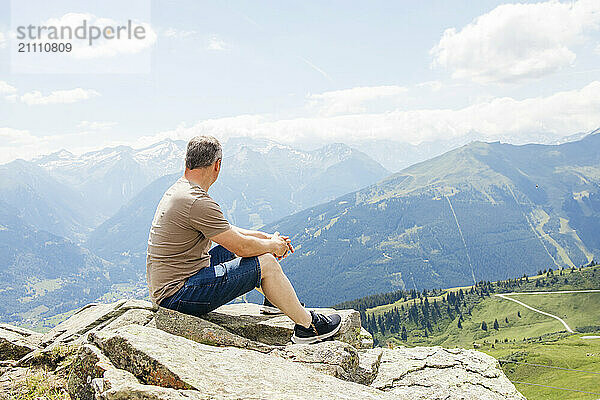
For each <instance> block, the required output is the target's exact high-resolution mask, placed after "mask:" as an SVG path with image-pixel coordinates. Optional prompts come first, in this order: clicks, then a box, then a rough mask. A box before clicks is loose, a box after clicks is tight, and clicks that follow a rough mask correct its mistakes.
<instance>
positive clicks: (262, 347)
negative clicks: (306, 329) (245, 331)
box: [154, 307, 274, 353]
mask: <svg viewBox="0 0 600 400" xmlns="http://www.w3.org/2000/svg"><path fill="white" fill-rule="evenodd" d="M154 321H155V327H156V328H158V329H161V330H163V331H165V332H168V333H172V334H173V335H178V336H183V337H184V338H187V339H190V340H193V341H195V342H198V343H204V344H209V345H213V346H233V347H240V348H243V349H250V350H256V351H260V352H263V353H268V352H270V351H271V350H273V348H274V347H273V346H270V345H267V344H264V343H261V342H256V341H253V340H250V339H247V338H245V337H242V336H239V335H236V334H234V333H231V332H229V331H228V330H227V329H225V328H223V327H221V326H220V325H217V324H215V323H213V322H210V321H207V320H205V319H202V318H198V317H194V316H192V315H187V314H183V313H180V312H177V311H173V310H170V309H167V308H162V307H161V308H159V309H158V311H157V312H156V316H155V319H154Z"/></svg>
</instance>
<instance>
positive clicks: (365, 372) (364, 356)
mask: <svg viewBox="0 0 600 400" xmlns="http://www.w3.org/2000/svg"><path fill="white" fill-rule="evenodd" d="M382 355H383V349H381V348H377V349H366V350H363V351H360V352H359V353H358V360H359V362H358V368H357V369H356V372H355V373H354V377H355V378H354V382H356V383H361V384H363V385H370V384H371V383H373V381H374V380H375V378H376V377H377V373H378V372H379V365H380V364H381V357H382Z"/></svg>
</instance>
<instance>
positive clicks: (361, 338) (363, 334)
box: [357, 326, 373, 349]
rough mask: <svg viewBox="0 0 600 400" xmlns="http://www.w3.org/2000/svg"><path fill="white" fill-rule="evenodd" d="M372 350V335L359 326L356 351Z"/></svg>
mask: <svg viewBox="0 0 600 400" xmlns="http://www.w3.org/2000/svg"><path fill="white" fill-rule="evenodd" d="M372 348H373V335H371V334H370V333H369V331H368V330H366V329H365V328H363V327H362V326H361V328H360V333H359V334H358V347H357V349H372Z"/></svg>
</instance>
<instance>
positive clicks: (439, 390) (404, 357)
mask: <svg viewBox="0 0 600 400" xmlns="http://www.w3.org/2000/svg"><path fill="white" fill-rule="evenodd" d="M371 386H372V387H375V388H377V389H380V390H384V391H387V392H390V393H392V394H394V395H397V396H400V397H404V396H410V397H411V398H412V399H448V400H452V399H489V400H501V399H502V400H505V399H522V400H525V397H523V396H522V395H521V394H520V393H519V392H518V391H517V390H516V389H515V387H514V385H513V384H512V383H511V382H510V381H509V380H508V378H507V377H506V376H505V375H504V373H503V372H502V370H500V367H499V364H498V361H496V360H495V359H494V358H492V357H490V356H488V355H486V354H484V353H481V352H478V351H475V350H464V349H444V348H441V347H415V348H397V349H384V350H383V355H382V358H381V365H380V366H379V372H378V374H377V377H376V378H375V380H374V381H373V383H372V384H371Z"/></svg>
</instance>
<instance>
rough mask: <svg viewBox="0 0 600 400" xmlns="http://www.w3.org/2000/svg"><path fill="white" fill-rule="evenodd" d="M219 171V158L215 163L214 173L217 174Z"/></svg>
mask: <svg viewBox="0 0 600 400" xmlns="http://www.w3.org/2000/svg"><path fill="white" fill-rule="evenodd" d="M220 170H221V159H220V158H219V159H218V160H217V161H216V162H215V171H216V172H219V171H220Z"/></svg>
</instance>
